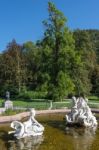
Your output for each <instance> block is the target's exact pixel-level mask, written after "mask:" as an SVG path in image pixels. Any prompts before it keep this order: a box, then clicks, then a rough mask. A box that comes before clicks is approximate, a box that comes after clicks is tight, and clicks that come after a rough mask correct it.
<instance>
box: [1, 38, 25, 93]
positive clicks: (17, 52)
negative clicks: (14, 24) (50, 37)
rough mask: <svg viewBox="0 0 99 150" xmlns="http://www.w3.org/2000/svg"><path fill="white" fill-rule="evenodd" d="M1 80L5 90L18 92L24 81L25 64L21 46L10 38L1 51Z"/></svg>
mask: <svg viewBox="0 0 99 150" xmlns="http://www.w3.org/2000/svg"><path fill="white" fill-rule="evenodd" d="M1 61H2V63H1V65H0V67H1V71H2V73H1V74H2V76H3V77H2V79H3V80H2V81H3V85H4V89H5V90H13V92H14V91H17V92H19V93H20V91H21V87H22V86H23V85H24V81H25V65H24V58H23V55H22V46H20V45H19V44H17V43H16V41H15V40H12V42H11V43H9V44H8V46H7V48H6V50H5V51H4V52H3V53H2V59H1Z"/></svg>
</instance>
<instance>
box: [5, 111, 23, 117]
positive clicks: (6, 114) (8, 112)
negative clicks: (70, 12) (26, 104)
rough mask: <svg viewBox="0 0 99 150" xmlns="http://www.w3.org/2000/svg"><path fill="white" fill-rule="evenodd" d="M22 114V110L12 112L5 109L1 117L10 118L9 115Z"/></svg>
mask: <svg viewBox="0 0 99 150" xmlns="http://www.w3.org/2000/svg"><path fill="white" fill-rule="evenodd" d="M20 112H22V110H12V109H7V110H6V111H5V112H4V113H3V114H2V115H3V116H10V115H16V114H17V113H20Z"/></svg>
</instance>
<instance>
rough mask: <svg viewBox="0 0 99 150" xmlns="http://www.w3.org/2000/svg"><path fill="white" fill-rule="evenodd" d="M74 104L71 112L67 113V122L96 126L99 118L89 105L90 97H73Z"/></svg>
mask: <svg viewBox="0 0 99 150" xmlns="http://www.w3.org/2000/svg"><path fill="white" fill-rule="evenodd" d="M72 102H73V106H72V108H71V112H70V113H69V114H67V115H66V123H67V124H79V125H83V126H85V127H96V126H97V120H96V117H95V116H94V115H93V114H92V112H91V109H90V108H89V106H88V105H87V102H88V99H84V98H83V97H79V98H78V99H76V97H74V96H73V97H72Z"/></svg>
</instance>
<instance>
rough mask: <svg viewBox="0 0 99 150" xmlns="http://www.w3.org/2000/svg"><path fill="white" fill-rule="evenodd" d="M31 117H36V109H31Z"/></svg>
mask: <svg viewBox="0 0 99 150" xmlns="http://www.w3.org/2000/svg"><path fill="white" fill-rule="evenodd" d="M30 115H31V116H33V117H35V109H34V108H32V109H31V111H30Z"/></svg>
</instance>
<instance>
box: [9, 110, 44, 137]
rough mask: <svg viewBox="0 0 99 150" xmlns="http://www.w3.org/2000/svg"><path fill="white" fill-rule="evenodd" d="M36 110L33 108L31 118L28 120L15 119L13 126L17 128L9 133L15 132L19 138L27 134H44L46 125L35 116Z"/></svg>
mask: <svg viewBox="0 0 99 150" xmlns="http://www.w3.org/2000/svg"><path fill="white" fill-rule="evenodd" d="M34 117H35V110H34V109H31V111H30V118H29V119H28V120H27V121H26V122H23V123H21V122H19V121H13V122H12V123H11V128H13V129H15V130H14V131H10V132H9V134H11V133H14V136H15V137H16V138H17V139H20V138H24V137H26V136H39V135H42V134H43V131H44V127H43V126H42V125H41V124H40V123H39V122H38V121H37V120H36V119H35V118H34Z"/></svg>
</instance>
